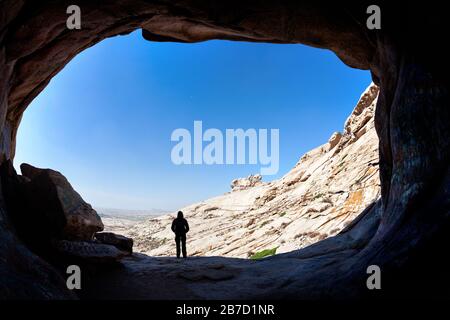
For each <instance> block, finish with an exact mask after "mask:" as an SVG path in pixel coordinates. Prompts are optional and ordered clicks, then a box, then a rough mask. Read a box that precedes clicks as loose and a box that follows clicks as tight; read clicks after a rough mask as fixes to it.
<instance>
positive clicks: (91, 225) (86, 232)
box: [20, 163, 103, 240]
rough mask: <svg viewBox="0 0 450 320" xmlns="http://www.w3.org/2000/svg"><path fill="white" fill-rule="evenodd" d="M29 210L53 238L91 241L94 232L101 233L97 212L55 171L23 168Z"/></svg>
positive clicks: (101, 224) (25, 166) (23, 166)
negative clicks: (43, 224) (47, 228)
mask: <svg viewBox="0 0 450 320" xmlns="http://www.w3.org/2000/svg"><path fill="white" fill-rule="evenodd" d="M20 169H21V171H22V173H23V176H24V177H26V178H28V179H30V180H29V182H27V183H26V184H25V188H24V189H25V192H26V199H27V202H28V207H29V210H31V211H32V212H33V214H34V215H37V216H38V217H39V218H40V219H42V220H43V223H45V224H48V226H49V228H50V232H51V234H52V236H53V237H54V238H57V239H66V240H91V239H92V238H93V235H94V233H95V232H98V231H102V230H103V223H102V220H101V219H100V217H99V216H98V214H97V212H96V211H95V210H94V209H93V208H92V207H91V205H90V204H88V203H86V202H85V201H84V200H83V199H82V198H81V196H80V195H79V194H78V193H77V192H76V191H75V190H74V189H73V188H72V186H71V185H70V183H69V181H67V179H66V178H65V177H64V176H63V175H62V174H61V173H59V172H58V171H54V170H51V169H39V168H35V167H33V166H31V165H29V164H25V163H24V164H22V165H21V166H20Z"/></svg>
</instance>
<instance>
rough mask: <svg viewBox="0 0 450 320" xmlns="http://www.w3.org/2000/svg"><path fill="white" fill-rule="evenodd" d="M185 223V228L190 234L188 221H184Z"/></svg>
mask: <svg viewBox="0 0 450 320" xmlns="http://www.w3.org/2000/svg"><path fill="white" fill-rule="evenodd" d="M184 221H185V222H186V224H185V226H184V227H185V230H186V233H188V232H189V224H188V222H187V220H186V219H184Z"/></svg>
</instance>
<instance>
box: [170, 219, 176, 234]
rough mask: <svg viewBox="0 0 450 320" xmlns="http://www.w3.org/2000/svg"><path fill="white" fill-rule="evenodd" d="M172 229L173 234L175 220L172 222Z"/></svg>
mask: <svg viewBox="0 0 450 320" xmlns="http://www.w3.org/2000/svg"><path fill="white" fill-rule="evenodd" d="M170 229H172V232H175V220H173V221H172V227H171V228H170Z"/></svg>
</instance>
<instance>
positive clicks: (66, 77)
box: [14, 31, 370, 210]
mask: <svg viewBox="0 0 450 320" xmlns="http://www.w3.org/2000/svg"><path fill="white" fill-rule="evenodd" d="M369 83H370V74H369V72H368V71H361V70H355V69H351V68H349V67H347V66H345V65H344V64H343V63H342V62H341V61H340V60H339V59H338V58H337V57H336V56H335V55H334V54H333V53H332V52H330V51H326V50H320V49H315V48H311V47H306V46H303V45H277V44H259V43H245V42H230V41H208V42H203V43H198V44H177V43H154V42H148V41H145V40H143V39H142V38H141V34H140V32H139V31H137V32H134V33H132V34H130V35H128V36H121V37H115V38H111V39H107V40H105V41H103V42H101V43H99V44H97V45H96V46H94V47H92V48H90V49H88V50H85V51H84V52H82V53H81V54H79V55H78V56H77V57H75V59H73V60H72V61H71V62H70V63H69V64H68V65H67V66H66V67H65V68H64V69H63V70H62V71H61V72H60V73H59V74H58V75H57V76H56V77H54V78H53V80H52V81H51V82H50V84H49V85H48V86H47V88H46V89H45V90H44V91H43V92H42V93H41V94H40V95H39V96H38V97H37V98H36V99H35V100H34V101H33V102H32V104H31V105H30V106H29V107H28V109H27V110H26V112H25V114H24V117H23V120H22V123H21V126H20V129H19V133H18V139H17V153H16V158H15V161H14V164H15V166H16V168H18V167H19V165H20V163H22V162H27V163H30V164H32V165H35V166H38V167H47V168H52V169H55V170H58V171H61V172H62V173H63V174H64V175H65V176H66V177H67V178H68V179H69V181H70V182H71V183H72V185H73V186H74V188H75V189H76V190H77V191H78V192H79V193H80V194H81V195H82V196H83V197H84V199H85V200H86V201H88V202H90V203H91V204H92V205H94V206H100V207H108V208H122V209H150V208H159V209H167V210H176V209H177V208H179V207H181V206H183V205H187V204H190V203H193V202H196V201H200V200H203V199H206V198H208V197H211V196H215V195H219V194H221V193H223V192H226V191H229V190H230V187H229V186H230V182H231V180H232V179H234V178H237V177H243V176H247V175H249V174H251V173H258V172H259V170H260V166H259V165H216V166H207V165H200V166H198V165H197V166H195V165H190V166H183V165H182V166H176V165H174V164H173V163H172V161H171V159H170V153H171V149H172V147H173V146H174V145H175V143H174V142H172V141H170V136H171V133H172V131H173V130H174V129H177V128H187V129H190V130H192V128H193V122H194V120H202V121H203V127H204V129H207V128H218V129H220V130H225V129H227V128H243V129H248V128H256V129H259V128H268V129H270V128H276V129H279V130H280V170H279V172H278V174H277V175H274V176H266V177H265V178H264V180H272V179H275V178H278V177H280V176H282V175H284V174H285V173H286V172H288V171H289V169H290V168H292V166H293V165H294V164H295V163H296V162H297V161H298V159H299V158H300V156H301V155H302V154H303V153H305V152H306V151H308V150H310V149H312V148H314V147H316V146H318V145H320V144H323V143H325V142H326V141H327V140H328V138H329V137H330V135H331V134H332V133H333V132H334V131H342V127H343V124H344V121H345V119H346V118H347V117H348V115H349V114H350V112H351V111H352V109H353V107H354V105H355V103H356V102H357V100H358V98H359V96H360V94H361V93H362V91H363V90H364V89H365V88H366V87H367V86H368V85H369Z"/></svg>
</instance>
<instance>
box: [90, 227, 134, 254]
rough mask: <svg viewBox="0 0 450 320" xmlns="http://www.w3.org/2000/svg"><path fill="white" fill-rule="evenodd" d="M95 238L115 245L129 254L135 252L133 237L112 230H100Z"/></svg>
mask: <svg viewBox="0 0 450 320" xmlns="http://www.w3.org/2000/svg"><path fill="white" fill-rule="evenodd" d="M95 239H97V240H98V241H99V242H100V243H103V244H109V245H113V246H115V247H116V248H117V249H119V250H122V251H125V252H127V253H129V254H132V253H133V239H131V238H127V237H125V236H122V235H118V234H115V233H112V232H100V233H96V234H95Z"/></svg>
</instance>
